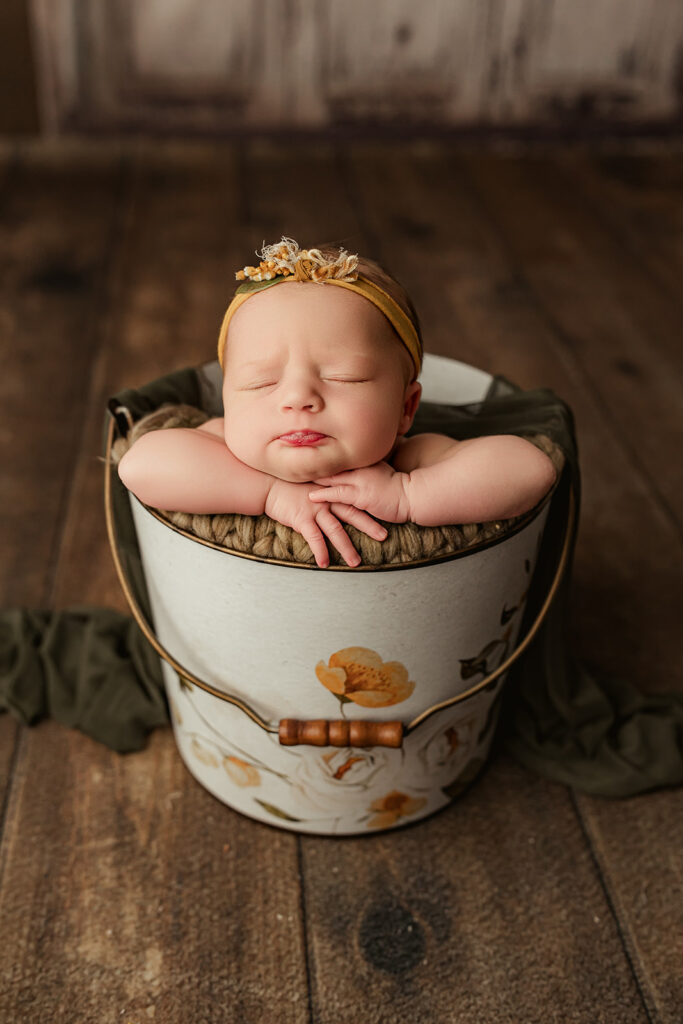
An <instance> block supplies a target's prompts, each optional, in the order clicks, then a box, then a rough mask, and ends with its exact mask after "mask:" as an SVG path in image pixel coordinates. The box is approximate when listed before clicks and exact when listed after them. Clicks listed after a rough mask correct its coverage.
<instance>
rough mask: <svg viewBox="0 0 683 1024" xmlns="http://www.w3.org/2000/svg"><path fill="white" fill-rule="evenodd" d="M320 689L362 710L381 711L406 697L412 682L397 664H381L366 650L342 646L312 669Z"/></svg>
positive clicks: (377, 658) (405, 670) (395, 662)
mask: <svg viewBox="0 0 683 1024" xmlns="http://www.w3.org/2000/svg"><path fill="white" fill-rule="evenodd" d="M315 674H316V675H317V677H318V679H319V680H320V682H321V683H322V684H323V686H325V687H327V689H328V690H330V692H331V693H334V694H336V695H337V697H340V698H345V699H346V700H349V701H353V703H354V704H359V705H360V706H361V707H364V708H384V707H388V706H389V705H390V704H400V702H401V701H404V700H406V699H407V698H408V697H410V695H411V693H412V692H413V690H414V689H415V683H414V682H412V681H411V680H409V679H408V671H407V669H406V667H405V665H402V664H401V662H400V661H382V658H381V657H380V655H379V654H377V652H376V651H372V650H370V648H368V647H344V648H343V649H342V650H341V651H335V653H334V654H333V655H331V657H330V659H329V661H328V663H327V664H325V662H324V661H319V662H318V664H317V665H316V667H315Z"/></svg>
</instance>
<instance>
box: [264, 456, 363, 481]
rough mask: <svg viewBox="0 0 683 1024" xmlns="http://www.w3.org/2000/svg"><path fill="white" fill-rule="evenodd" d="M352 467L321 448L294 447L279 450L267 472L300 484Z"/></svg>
mask: <svg viewBox="0 0 683 1024" xmlns="http://www.w3.org/2000/svg"><path fill="white" fill-rule="evenodd" d="M351 468H352V467H351V466H350V465H348V464H347V463H346V462H344V461H343V460H342V459H340V458H339V457H337V458H334V457H333V456H331V455H330V454H326V453H325V452H323V451H322V450H321V449H319V448H306V447H301V448H295V447H292V448H289V449H287V451H285V452H279V453H278V457H277V458H275V459H273V458H271V460H270V468H269V469H268V470H267V472H268V473H270V474H271V475H272V476H277V477H279V478H280V479H281V480H288V481H289V482H290V483H295V484H298V483H307V482H308V481H311V480H317V479H319V478H320V477H326V476H332V474H333V473H343V472H344V471H345V470H347V469H351Z"/></svg>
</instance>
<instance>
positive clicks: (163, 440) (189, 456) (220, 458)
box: [118, 427, 274, 516]
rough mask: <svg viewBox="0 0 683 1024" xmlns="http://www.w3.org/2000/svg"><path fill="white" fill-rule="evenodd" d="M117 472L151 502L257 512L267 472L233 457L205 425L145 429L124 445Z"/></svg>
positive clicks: (267, 484)
mask: <svg viewBox="0 0 683 1024" xmlns="http://www.w3.org/2000/svg"><path fill="white" fill-rule="evenodd" d="M118 468H119V476H120V477H121V479H122V480H123V482H124V484H125V485H126V487H127V488H128V490H130V491H132V492H133V494H135V495H136V497H138V498H139V499H140V501H142V502H144V504H145V505H151V506H152V508H163V509H166V510H168V511H174V512H176V511H177V512H192V513H207V514H211V513H214V512H241V513H243V514H244V515H255V516H257V515H261V514H262V513H263V511H264V509H265V503H266V499H267V497H268V493H269V490H270V487H271V485H272V483H273V479H274V478H273V477H270V476H267V475H266V474H265V473H261V472H259V470H257V469H252V468H251V467H250V466H247V465H245V464H244V463H243V462H240V460H239V459H237V458H236V457H235V456H234V455H233V454H232V452H231V451H230V449H229V448H228V446H227V445H226V443H225V441H224V440H223V438H222V437H220V436H218V434H217V433H213V432H209V431H208V429H198V430H193V429H190V428H185V427H178V428H174V429H172V430H151V431H149V433H147V434H143V435H142V437H140V438H138V440H137V441H135V443H134V444H133V445H132V446H131V447H130V448H129V449H128V451H127V452H126V453H125V455H124V456H123V458H122V459H121V461H120V462H119V467H118Z"/></svg>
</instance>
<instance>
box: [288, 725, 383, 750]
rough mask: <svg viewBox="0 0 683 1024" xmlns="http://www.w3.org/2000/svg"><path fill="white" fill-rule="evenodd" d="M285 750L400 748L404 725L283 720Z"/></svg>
mask: <svg viewBox="0 0 683 1024" xmlns="http://www.w3.org/2000/svg"><path fill="white" fill-rule="evenodd" d="M279 736H280V743H281V745H282V746H283V747H296V746H298V745H299V744H304V743H305V744H308V746H311V747H400V746H401V744H402V743H403V722H364V721H358V720H355V721H353V720H352V721H350V722H347V721H343V720H342V721H339V720H338V721H332V722H330V721H327V719H325V718H317V719H314V720H312V721H310V722H304V721H301V720H299V719H298V718H283V719H282V721H281V722H280V728H279Z"/></svg>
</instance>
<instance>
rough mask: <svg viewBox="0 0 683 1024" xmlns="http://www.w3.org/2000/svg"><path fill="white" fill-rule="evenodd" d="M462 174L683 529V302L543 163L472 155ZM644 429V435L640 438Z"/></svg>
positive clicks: (653, 487)
mask: <svg viewBox="0 0 683 1024" xmlns="http://www.w3.org/2000/svg"><path fill="white" fill-rule="evenodd" d="M461 166H464V167H466V168H467V170H468V173H469V176H470V181H471V183H472V186H473V187H474V188H475V189H476V190H477V191H478V192H479V193H480V194H481V195H483V196H485V201H486V204H487V206H488V207H489V209H490V211H491V215H492V216H493V217H495V219H496V222H497V223H498V224H499V226H500V230H501V232H502V234H503V235H504V237H505V245H506V248H507V251H508V253H509V255H510V258H511V259H512V260H514V261H516V262H518V263H519V265H520V266H521V267H523V268H524V277H525V280H526V281H527V282H528V284H529V286H530V287H531V288H532V290H533V291H534V294H535V298H536V302H537V303H538V305H539V309H541V310H542V311H543V312H544V314H545V315H546V316H547V317H548V318H549V319H550V320H551V321H552V324H553V330H554V333H555V335H556V337H557V338H558V340H561V341H562V343H563V344H564V345H565V347H566V348H567V349H569V350H570V351H571V352H572V353H573V354H574V356H575V358H576V359H577V360H578V361H579V362H580V363H581V364H582V365H584V366H586V367H588V368H589V372H590V376H591V383H590V386H591V387H592V388H593V389H594V391H595V393H596V395H598V396H599V398H600V401H601V402H602V403H603V405H604V408H605V410H606V411H607V412H608V414H609V415H610V416H611V417H612V418H613V420H614V422H615V425H617V426H618V427H619V429H620V430H621V432H622V435H623V437H624V443H628V444H629V447H630V450H631V459H632V461H633V463H634V464H635V465H637V466H638V468H639V470H640V475H641V476H642V477H643V478H644V479H647V481H648V484H649V486H650V489H651V491H652V492H653V494H657V495H661V502H662V508H663V510H664V511H665V512H666V514H667V515H668V516H669V517H670V518H671V519H672V521H675V522H677V523H678V524H679V526H680V525H681V519H680V508H681V501H680V499H681V496H682V495H683V466H682V465H681V460H680V459H675V458H674V459H673V460H672V459H671V457H670V453H671V452H678V451H680V450H681V448H683V419H682V418H681V416H680V412H679V408H678V402H679V398H680V389H679V386H678V382H677V374H678V372H679V371H680V346H681V341H680V339H681V331H682V330H683V307H682V306H681V303H680V298H679V297H678V296H676V297H672V296H671V295H669V294H668V293H667V292H665V291H664V290H663V289H662V288H661V287H659V286H658V285H657V283H656V282H653V281H652V280H651V279H650V278H649V276H648V275H647V274H644V273H643V270H642V265H638V264H637V263H636V262H635V261H634V260H633V259H631V258H629V257H628V256H627V257H626V258H624V253H623V250H622V247H621V246H620V245H618V244H617V243H616V242H615V239H614V238H613V237H612V235H611V233H610V232H609V231H605V229H604V228H603V227H602V225H601V224H600V223H599V222H598V221H597V220H596V218H595V217H594V216H593V214H592V212H591V210H590V209H589V208H587V207H586V205H585V203H584V202H583V200H582V198H581V195H580V194H578V193H577V192H576V191H575V190H573V189H571V188H567V187H564V186H563V183H562V182H558V180H557V176H556V175H555V176H553V164H552V162H551V161H549V160H547V159H545V158H544V157H543V156H539V157H535V158H533V159H528V160H525V161H518V160H514V159H499V158H488V157H485V156H479V155H468V156H466V157H464V158H463V160H462V162H461ZM654 417H656V423H657V427H658V429H657V430H654V429H652V426H651V424H652V421H653V418H654ZM634 424H638V425H639V427H640V429H638V431H637V434H636V436H635V437H634V436H633V434H634V431H633V426H634ZM627 439H628V440H627ZM663 442H664V443H663Z"/></svg>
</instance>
